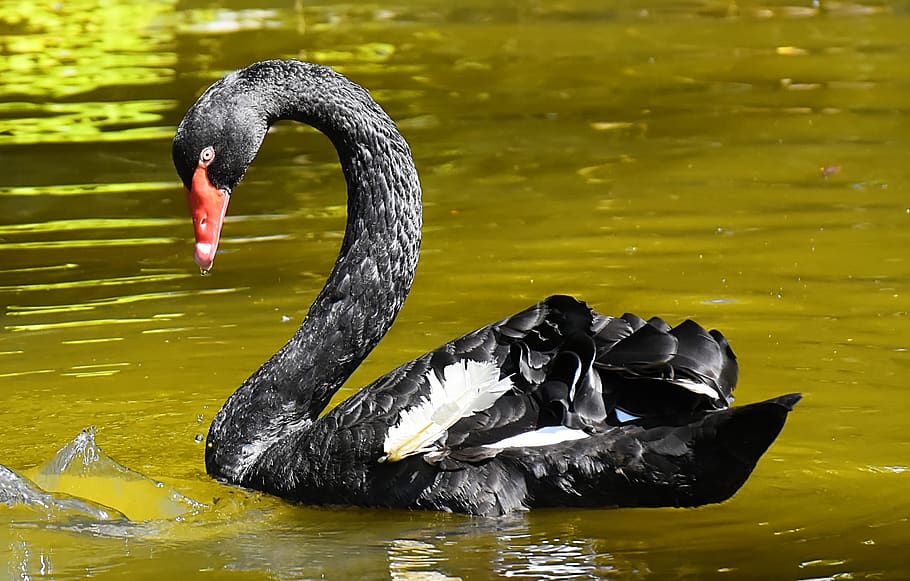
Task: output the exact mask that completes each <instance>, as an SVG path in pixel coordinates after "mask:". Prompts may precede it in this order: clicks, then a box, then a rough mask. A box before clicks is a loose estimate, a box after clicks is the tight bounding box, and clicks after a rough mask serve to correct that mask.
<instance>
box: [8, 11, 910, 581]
mask: <svg viewBox="0 0 910 581" xmlns="http://www.w3.org/2000/svg"><path fill="white" fill-rule="evenodd" d="M908 37H910V6H908V4H907V3H906V2H905V1H898V2H884V3H883V2H871V1H870V2H864V1H861V2H808V3H805V4H804V5H798V4H796V3H793V2H789V3H788V2H783V1H782V2H764V3H760V2H752V3H742V2H738V3H730V2H717V1H714V0H699V1H696V2H677V1H673V0H668V1H666V2H657V3H654V2H651V3H643V2H631V3H625V4H623V5H622V6H618V5H607V4H604V3H602V2H588V1H586V0H573V1H571V2H562V3H517V4H516V3H511V4H509V3H488V2H473V1H469V2H466V3H465V2H462V3H458V4H457V5H453V4H451V3H448V4H447V3H443V2H438V1H436V0H427V1H425V2H421V3H416V4H415V3H412V2H409V3H395V2H393V3H385V4H383V5H382V6H379V5H375V6H374V5H362V4H358V3H336V2H323V3H319V4H313V3H308V2H302V3H296V4H293V5H288V4H287V3H280V4H279V3H265V4H261V3H260V4H257V5H256V6H242V5H234V4H232V5H231V6H230V7H227V8H225V7H218V8H216V7H213V6H211V5H207V4H202V3H199V2H196V1H195V0H191V1H188V2H185V1H181V2H179V3H176V4H174V3H170V2H151V3H149V2H146V3H135V2H118V1H114V2H103V3H102V2H97V1H91V0H83V1H79V0H77V1H72V2H62V3H61V2H58V3H23V2H11V1H4V0H0V57H2V58H0V160H2V166H3V170H4V171H3V173H2V178H0V301H2V309H0V317H2V322H0V381H2V388H0V423H2V424H3V425H4V426H6V430H5V431H4V438H3V442H2V444H0V464H3V465H5V466H9V467H10V468H11V469H13V470H15V471H16V472H18V473H20V474H22V473H27V472H28V471H29V470H30V469H34V467H36V466H37V465H39V464H40V463H42V462H43V461H44V460H45V459H46V458H49V457H51V456H52V455H53V454H54V452H55V451H56V450H57V449H58V448H59V447H60V446H61V445H62V444H63V443H64V442H67V441H69V439H70V438H71V437H72V434H73V433H76V432H77V431H78V430H80V429H82V428H83V427H84V426H86V425H89V424H95V425H97V426H98V438H99V441H100V442H101V443H102V444H103V445H104V448H105V450H106V451H107V452H109V453H111V455H112V456H114V457H116V458H117V459H118V461H119V462H121V463H122V464H123V465H125V466H129V467H130V468H132V469H134V470H136V471H139V472H141V473H143V474H148V475H150V476H152V477H154V478H155V479H156V480H161V481H163V482H165V483H166V486H173V487H175V488H176V489H178V490H180V491H181V492H183V493H184V494H186V495H187V496H190V497H192V498H195V499H198V500H200V501H202V502H204V503H206V504H207V505H210V509H208V510H204V511H200V512H199V513H198V514H193V515H191V516H189V517H187V518H185V519H184V520H180V521H178V520H174V519H151V520H147V521H141V520H140V521H137V522H131V523H128V524H124V523H116V524H112V523H96V522H95V523H87V522H85V521H81V522H79V523H66V522H62V521H57V520H55V519H50V520H47V519H44V518H43V517H42V518H39V517H37V516H36V515H35V514H28V513H27V512H21V511H17V510H14V509H10V510H9V511H7V509H6V508H4V507H2V506H0V547H6V548H8V553H7V554H8V555H9V557H8V562H7V569H6V570H7V573H8V575H9V576H10V577H12V578H17V579H30V578H41V577H44V578H54V579H68V578H82V577H84V576H87V575H96V576H101V575H103V576H105V578H110V577H114V578H117V577H130V578H136V577H137V576H138V577H140V578H141V577H150V578H160V577H162V576H164V575H166V574H168V573H171V572H173V573H174V574H176V576H177V577H179V578H186V577H191V576H193V575H194V574H196V572H197V571H198V572H199V575H200V576H202V575H206V576H209V577H211V576H213V575H214V576H216V577H219V576H220V575H222V574H223V575H230V574H232V573H236V574H239V575H241V576H244V578H263V579H265V578H270V579H274V578H278V579H298V578H329V579H344V578H368V579H372V578H396V579H399V578H400V579H414V578H428V579H434V578H435V579H446V578H465V579H486V578H493V577H518V578H527V579H543V578H578V579H585V578H592V579H594V578H599V579H602V578H607V579H640V578H646V577H651V578H718V577H724V576H726V577H730V578H737V579H739V578H757V579H758V578H762V579H764V578H788V579H835V578H849V577H853V578H863V577H877V578H894V579H902V578H904V577H907V576H908V575H910V565H908V562H907V560H906V558H904V556H903V551H902V550H901V549H902V547H903V546H904V544H906V532H907V530H908V529H907V527H908V519H910V501H908V500H907V498H906V493H905V491H906V489H907V479H908V474H910V468H908V461H907V458H910V440H908V439H907V436H906V428H905V424H906V422H905V418H906V417H907V415H908V413H910V409H908V401H907V398H906V397H905V393H904V392H905V387H906V386H905V383H906V381H905V378H906V377H907V374H908V372H910V359H908V357H907V349H908V347H910V335H908V331H907V329H908V328H910V327H908V325H907V322H908V317H910V314H908V313H910V309H908V308H907V300H906V297H907V293H908V289H907V283H908V280H910V270H908V260H907V256H906V254H907V253H906V248H907V247H908V245H910V240H908V232H910V229H908V228H907V226H908V220H910V207H908V206H910V204H908V202H907V200H908V199H910V198H908V196H907V191H908V189H910V179H908V173H907V170H906V163H905V162H906V160H905V159H904V157H905V156H906V154H905V152H906V151H907V150H908V149H910V144H908V132H907V131H906V118H907V106H906V104H907V102H908V101H910V92H908V85H907V82H906V61H907V58H906V57H907V43H906V39H907V38H908ZM294 56H296V57H300V58H308V59H312V60H318V61H320V62H323V63H326V64H331V65H334V66H337V67H339V68H340V69H341V70H343V71H344V72H345V73H347V74H349V75H351V76H353V77H355V79H356V80H358V81H360V82H362V83H363V84H365V85H367V86H368V87H369V88H370V89H371V91H372V93H373V94H374V96H376V97H377V98H378V99H379V100H380V101H381V102H382V103H383V105H384V106H385V107H386V108H387V109H388V110H389V112H390V114H392V116H393V117H394V118H396V119H398V120H400V121H401V126H402V128H403V130H404V132H405V134H406V135H407V137H408V139H409V141H410V142H411V145H412V148H413V151H414V153H415V155H416V158H417V164H418V168H419V169H420V171H421V176H422V180H423V183H424V191H425V202H426V216H425V222H426V224H427V228H426V231H425V238H424V244H423V256H422V261H421V266H420V270H419V272H418V276H417V281H416V285H415V288H414V290H413V292H412V294H411V297H410V299H409V301H408V304H407V305H406V306H405V309H404V311H403V312H402V314H401V316H400V317H399V319H398V321H397V322H396V325H395V327H394V328H393V330H392V331H391V333H390V334H389V336H388V337H387V339H386V340H385V341H384V342H383V344H382V345H381V346H380V347H379V348H378V349H377V351H376V352H375V353H374V354H373V355H372V356H371V357H370V358H369V359H368V360H367V361H366V362H365V363H364V365H363V367H362V369H361V370H360V371H359V372H358V373H357V375H356V376H355V377H354V378H353V379H352V381H351V382H350V385H351V387H350V388H346V389H345V390H344V391H343V393H342V394H340V395H339V397H344V396H346V395H349V394H350V393H351V389H353V388H354V387H356V386H357V385H361V384H363V383H365V382H367V381H369V380H371V379H373V378H374V377H375V376H376V375H378V374H379V373H381V372H383V371H385V370H387V369H390V368H392V367H393V366H395V365H397V364H398V363H400V362H402V361H404V360H407V359H409V358H411V357H414V356H416V355H419V354H420V353H422V352H424V351H425V350H426V349H428V348H431V347H433V346H435V345H437V344H439V343H441V342H443V341H446V340H448V339H450V338H452V337H453V336H455V335H457V334H460V333H463V332H465V331H468V330H470V329H472V328H474V327H476V326H478V325H481V324H486V323H488V322H489V321H491V320H494V319H496V318H498V317H500V316H502V315H503V314H504V313H508V312H514V311H516V310H518V309H520V308H522V307H524V306H526V305H527V304H529V303H530V302H533V301H535V300H538V299H539V298H541V297H543V296H546V295H547V294H551V293H554V292H569V293H574V294H578V295H580V296H581V297H583V298H585V299H587V300H589V301H590V302H592V303H595V304H597V306H598V307H600V308H601V309H602V310H604V311H606V312H610V313H617V314H618V313H621V312H624V311H633V312H638V313H639V314H642V315H645V316H650V315H661V316H663V317H665V318H667V319H668V320H673V321H676V320H681V319H683V318H686V317H693V318H697V319H699V320H701V321H702V322H704V323H705V324H706V325H708V326H710V327H719V328H721V329H723V330H724V332H725V334H727V336H728V337H730V338H731V340H732V342H733V344H734V347H735V348H736V350H737V353H738V355H739V359H740V364H741V367H742V378H741V387H740V388H739V391H738V392H737V397H738V398H739V401H740V402H744V403H745V402H750V401H755V400H759V399H762V398H764V397H770V396H773V395H775V394H777V393H781V392H783V391H803V392H804V393H805V395H806V398H805V400H804V401H803V403H802V404H801V405H800V407H799V409H798V413H795V414H794V415H793V417H792V418H791V421H790V423H789V424H788V426H787V428H786V429H785V431H784V433H783V434H782V436H781V438H780V440H779V441H778V442H777V443H776V444H775V446H774V447H773V448H772V449H771V450H770V452H769V454H768V456H767V457H766V458H765V459H764V460H763V461H762V463H761V464H760V465H759V466H758V469H757V470H756V472H755V474H754V476H753V478H752V479H751V480H750V481H749V483H747V485H746V486H745V488H744V489H743V490H742V491H741V492H740V493H739V494H738V495H737V496H736V497H735V498H734V499H733V500H732V501H730V502H728V503H725V504H724V505H721V506H714V507H705V508H703V509H698V510H691V511H680V510H636V511H558V510H553V511H539V512H534V513H531V514H527V515H519V516H518V517H515V518H514V519H504V520H500V521H496V522H484V521H477V520H472V519H466V518H463V517H459V516H453V515H435V514H421V513H401V512H394V511H362V510H355V509H310V508H306V507H297V506H291V505H288V504H286V503H283V502H280V501H277V500H275V499H272V498H269V497H266V496H262V495H258V494H253V493H248V492H246V491H242V490H238V489H234V488H231V487H226V486H223V485H221V484H219V483H217V482H213V481H212V480H211V479H209V478H208V477H207V476H206V475H205V474H204V469H203V466H202V457H203V453H202V452H203V450H202V446H203V445H204V444H203V442H202V437H201V435H202V434H203V433H204V432H205V431H206V430H207V426H208V422H210V421H211V418H212V417H213V415H214V414H215V412H216V411H217V409H218V408H219V406H220V405H221V403H222V402H223V401H224V399H225V398H226V397H227V395H228V394H229V393H230V392H231V390H232V389H233V388H234V387H235V386H236V385H237V384H238V383H239V382H240V381H242V380H243V378H244V377H246V376H247V375H248V374H249V373H250V372H251V371H252V370H253V369H255V368H256V367H257V366H258V364H259V363H260V362H262V361H263V360H265V359H266V358H267V357H268V356H269V355H270V354H271V353H272V352H274V350H275V349H277V348H278V347H279V346H280V345H281V344H282V343H283V342H284V340H285V339H286V338H287V337H288V336H289V335H290V334H291V333H292V332H293V330H294V326H295V323H296V322H297V321H299V320H300V318H301V317H302V316H303V313H304V312H305V309H306V306H307V304H308V301H309V300H311V298H312V297H313V296H314V295H315V293H316V292H317V291H318V289H319V287H320V285H321V283H322V279H323V277H324V276H325V274H326V273H327V272H328V270H329V269H330V268H331V265H332V259H333V256H334V253H335V252H336V251H337V248H338V245H339V243H340V236H341V230H342V228H343V224H344V200H343V199H342V197H341V195H340V192H341V191H342V190H343V187H344V184H343V179H342V177H341V175H340V172H339V171H338V169H337V166H336V159H335V155H334V152H333V151H332V150H331V149H330V147H329V146H328V144H327V143H326V141H325V140H324V139H322V138H320V137H318V136H316V135H315V134H314V133H313V132H312V131H309V130H305V129H302V128H299V127H295V126H293V125H291V124H284V125H279V126H278V127H276V128H275V129H274V130H273V131H272V132H271V133H270V135H269V138H268V139H267V140H266V143H265V146H264V148H263V150H262V152H261V154H260V156H259V159H258V160H257V162H256V164H255V165H254V166H253V167H252V168H251V170H250V171H249V173H248V175H247V177H246V178H245V181H244V183H243V184H242V186H241V188H239V189H238V192H237V193H236V196H235V199H234V200H232V212H231V215H232V217H231V219H230V221H229V222H228V223H227V225H226V228H225V235H224V240H223V241H222V246H223V252H222V255H221V256H220V257H219V267H218V269H216V270H215V271H214V272H213V273H212V274H211V275H209V276H206V277H200V276H199V275H198V271H197V269H196V267H195V265H194V264H193V262H192V244H191V241H190V239H191V236H192V234H191V228H190V225H189V220H188V219H187V218H186V210H185V202H184V200H183V194H182V192H181V188H180V186H179V184H178V183H177V179H176V176H175V175H174V172H173V168H172V167H171V162H170V139H171V135H172V133H173V129H174V126H175V124H176V123H177V122H178V121H179V119H180V118H181V116H182V114H183V111H184V110H185V108H186V107H187V106H188V105H189V104H190V103H192V102H193V100H194V99H195V97H196V95H197V94H198V92H199V91H200V90H202V89H203V88H204V87H205V86H206V85H207V84H208V83H210V82H211V81H213V80H214V79H215V78H217V77H218V76H220V75H221V74H222V73H223V72H224V71H227V70H232V69H235V68H239V67H241V66H244V65H246V64H248V63H249V62H250V61H253V60H257V59H261V58H271V57H294ZM82 484H86V483H85V482H82ZM92 487H93V486H90V488H92ZM96 490H100V491H101V492H102V493H103V494H106V493H107V492H105V491H104V489H103V487H97V488H96ZM4 511H6V512H4ZM0 571H2V568H0Z"/></svg>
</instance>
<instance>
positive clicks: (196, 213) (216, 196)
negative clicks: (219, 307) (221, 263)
mask: <svg viewBox="0 0 910 581" xmlns="http://www.w3.org/2000/svg"><path fill="white" fill-rule="evenodd" d="M186 199H187V202H188V203H189V206H190V214H191V215H192V217H193V228H194V229H195V231H196V252H195V254H194V256H193V258H194V259H195V260H196V264H198V265H199V268H201V269H202V272H203V273H205V272H208V271H209V270H211V269H212V264H213V263H214V262H215V253H216V252H217V251H218V241H219V240H220V239H221V227H222V226H223V225H224V215H225V214H226V213H227V207H228V202H229V201H230V200H231V196H230V194H228V192H226V191H225V190H220V189H218V188H216V187H215V186H214V185H212V182H211V180H209V174H208V172H207V170H206V168H205V166H204V165H203V164H202V163H200V164H199V165H198V166H197V167H196V171H195V172H194V173H193V183H192V185H191V187H190V189H188V190H186Z"/></svg>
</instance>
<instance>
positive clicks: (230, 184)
mask: <svg viewBox="0 0 910 581" xmlns="http://www.w3.org/2000/svg"><path fill="white" fill-rule="evenodd" d="M257 97H258V95H257V94H256V93H255V91H253V90H251V87H250V86H249V84H248V83H246V82H244V79H243V78H242V77H241V76H240V75H238V73H232V74H230V75H228V76H226V77H224V78H223V79H221V80H220V81H218V82H216V83H215V84H214V85H212V86H211V87H209V88H208V90H206V91H205V93H203V94H202V96H201V97H199V100H198V101H196V103H195V104H194V105H193V106H192V107H190V109H189V111H187V113H186V116H185V117H184V118H183V121H181V122H180V125H179V126H178V128H177V133H176V135H175V136H174V143H173V148H172V156H173V160H174V167H175V168H176V169H177V174H178V175H179V176H180V180H181V181H182V182H183V186H184V188H185V190H186V195H187V202H188V204H189V208H190V213H191V214H192V217H193V228H194V230H195V237H196V247H195V256H194V258H195V260H196V263H197V264H198V265H199V268H201V269H202V271H203V272H207V271H208V270H210V269H211V268H212V264H213V263H214V260H215V253H216V252H217V251H218V242H219V240H220V238H221V228H222V226H223V224H224V216H225V214H226V213H227V206H228V202H229V201H230V197H231V192H233V191H234V188H235V187H236V186H237V184H239V183H240V180H242V179H243V175H244V174H245V173H246V170H247V168H248V167H249V166H250V164H251V163H252V162H253V159H254V158H255V157H256V153H257V152H258V151H259V147H260V146H261V145H262V140H263V139H264V138H265V134H266V132H267V130H268V122H267V120H266V118H265V116H264V115H263V113H262V107H261V106H260V103H259V102H258V98H257Z"/></svg>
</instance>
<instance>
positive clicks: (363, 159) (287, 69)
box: [207, 61, 421, 464]
mask: <svg viewBox="0 0 910 581" xmlns="http://www.w3.org/2000/svg"><path fill="white" fill-rule="evenodd" d="M254 66H255V67H258V68H257V69H256V70H253V67H250V68H249V69H245V71H241V73H246V74H245V75H241V78H238V79H235V81H241V80H242V81H244V82H243V84H242V86H243V90H245V91H247V94H248V95H255V96H256V99H255V100H256V102H257V103H258V104H257V106H256V109H257V111H258V113H259V115H260V119H261V120H262V122H264V123H265V124H266V125H271V124H272V123H274V122H276V121H279V120H282V119H293V120H296V121H300V122H303V123H307V124H309V125H312V126H313V127H315V128H317V129H319V130H320V131H322V132H323V133H325V134H326V135H327V136H328V137H329V139H330V140H331V141H332V143H333V144H334V146H335V148H336V150H337V151H338V156H339V159H340V161H341V167H342V170H343V172H344V176H345V180H346V182H347V188H348V204H347V209H348V215H347V227H346V230H345V236H344V240H343V241H342V244H341V250H340V253H339V256H338V260H337V261H336V263H335V266H334V268H333V269H332V272H331V275H330V276H329V278H328V280H327V282H326V283H325V286H324V288H323V289H322V290H321V291H320V293H319V294H318V296H317V297H316V299H315V301H314V302H313V304H312V306H311V307H310V310H309V312H308V313H307V315H306V318H305V319H304V320H303V323H302V324H301V325H300V328H299V329H298V330H297V332H296V333H295V334H294V336H293V337H292V338H291V339H290V340H289V341H288V342H287V344H285V346H284V347H282V348H281V349H280V350H279V351H278V352H277V353H276V354H275V355H274V356H272V357H271V358H270V359H269V360H268V361H267V362H266V363H265V364H263V365H262V367H260V368H259V370H257V371H256V372H255V373H254V374H253V375H252V376H250V377H249V378H248V379H247V380H246V381H245V382H244V383H243V385H241V387H240V388H239V389H238V390H237V391H236V392H235V393H234V395H232V396H231V398H230V399H229V400H228V402H227V403H226V404H225V405H224V407H223V408H222V410H221V412H219V414H218V417H216V419H215V421H214V422H213V424H212V428H211V430H210V433H209V451H210V452H212V449H213V443H214V444H217V443H218V441H219V440H223V439H231V440H236V441H237V445H238V446H240V447H242V446H244V445H245V444H251V443H254V442H263V440H264V439H267V438H268V437H270V436H274V435H277V433H283V434H286V433H287V429H288V427H289V426H291V425H294V426H297V427H302V426H304V425H307V424H309V423H311V422H312V421H314V420H315V419H316V418H317V417H318V415H319V413H320V412H321V411H322V410H323V409H324V408H325V407H326V405H327V404H328V402H329V400H330V399H331V397H332V395H333V394H334V393H335V392H336V391H337V390H338V388H340V387H341V385H342V384H343V383H344V381H345V380H346V379H347V378H348V377H349V376H350V375H351V373H353V372H354V370H355V369H356V368H357V366H358V365H359V364H360V363H361V362H362V361H363V359H364V358H366V356H367V354H369V352H370V351H371V350H372V349H373V348H374V347H375V346H376V344H377V343H378V342H379V340H380V339H381V338H382V336H383V335H385V333H386V332H387V331H388V329H389V328H390V327H391V325H392V322H393V321H394V319H395V316H396V315H397V314H398V311H399V310H400V309H401V306H402V304H403V303H404V300H405V298H406V297H407V294H408V291H409V289H410V287H411V283H412V281H413V278H414V273H415V270H416V267H417V259H418V254H419V247H420V228H421V201H420V183H419V181H418V177H417V170H416V168H415V167H414V162H413V160H412V158H411V152H410V148H409V147H408V144H407V142H406V141H405V140H404V137H402V135H401V134H400V133H399V132H398V130H397V128H396V127H395V124H394V122H393V121H392V120H391V119H390V118H389V116H388V115H387V114H386V113H385V111H383V110H382V108H381V107H379V105H377V104H376V102H375V101H373V99H372V98H371V97H370V95H369V93H368V92H367V91H366V90H364V89H363V88H361V87H360V86H358V85H356V84H354V83H352V82H351V81H349V80H347V79H346V78H345V77H343V76H341V75H339V74H337V73H335V72H334V71H332V70H331V69H328V68H325V67H321V66H318V65H311V64H307V63H301V62H297V61H268V62H266V63H258V65H254ZM234 74H235V75H237V73H234ZM228 79H230V76H229V77H227V78H226V79H225V81H227V80H228ZM233 90H234V91H236V87H235V88H234V89H233ZM241 101H243V99H241ZM264 133H265V132H264V131H263V132H262V134H263V135H264ZM257 149H258V144H257ZM229 447H231V448H235V449H234V450H233V451H230V450H228V449H222V450H220V451H221V452H223V453H225V454H226V456H227V457H225V458H224V459H223V460H222V461H219V462H218V464H223V463H224V462H223V461H225V460H226V461H228V463H231V462H234V460H233V459H231V458H230V457H231V456H235V455H236V454H239V453H240V448H238V447H237V446H229ZM247 447H249V446H247ZM219 455H220V454H219ZM207 460H208V454H207Z"/></svg>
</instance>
